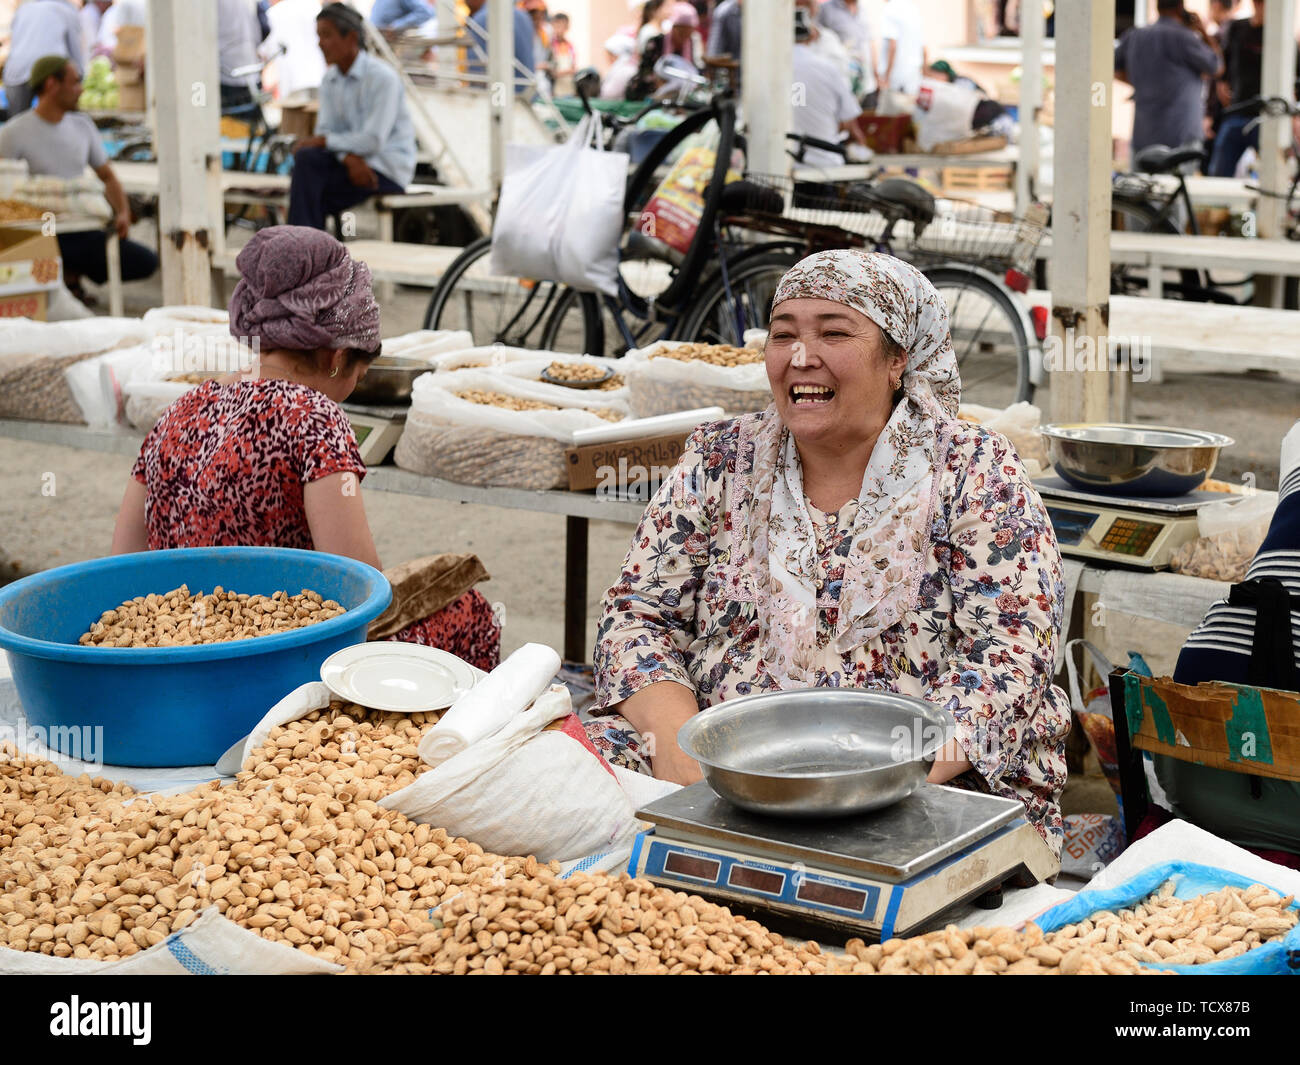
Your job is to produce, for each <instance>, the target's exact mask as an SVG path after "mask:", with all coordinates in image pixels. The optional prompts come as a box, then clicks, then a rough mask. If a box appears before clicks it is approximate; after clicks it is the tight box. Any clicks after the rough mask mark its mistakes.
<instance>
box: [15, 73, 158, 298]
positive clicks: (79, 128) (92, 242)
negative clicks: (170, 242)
mask: <svg viewBox="0 0 1300 1065" xmlns="http://www.w3.org/2000/svg"><path fill="white" fill-rule="evenodd" d="M31 87H32V91H33V92H34V93H35V95H36V98H37V99H36V106H35V107H33V108H32V109H30V110H28V111H24V112H23V113H22V114H20V115H18V116H17V117H15V118H12V119H10V120H9V121H8V122H6V123H5V124H4V126H3V127H0V158H3V159H22V160H24V161H25V162H26V163H27V169H28V170H29V171H30V172H31V173H32V175H33V176H42V175H48V176H52V177H58V178H68V179H71V178H79V177H81V176H82V174H83V173H85V170H86V167H90V168H91V169H92V170H94V172H95V174H96V175H97V176H98V177H99V180H100V181H102V182H103V183H104V196H105V198H106V199H107V200H108V202H109V204H110V206H111V207H112V208H113V222H112V225H113V228H114V229H116V230H117V235H118V237H119V238H121V244H120V245H119V249H120V254H121V260H122V280H123V281H136V280H139V279H140V278H145V277H149V276H150V275H151V274H153V272H154V271H155V270H157V269H158V256H157V255H156V254H154V252H153V250H152V249H151V248H148V247H146V246H145V245H143V244H139V243H137V242H136V241H133V240H127V239H126V238H127V234H128V232H129V231H130V228H131V209H130V207H129V206H128V204H127V199H126V193H125V192H124V191H123V189H122V186H121V184H120V183H119V182H118V180H117V175H116V174H114V173H113V168H112V166H110V165H109V162H108V156H107V155H106V154H105V152H104V145H103V142H102V141H101V140H100V139H99V131H98V130H97V129H96V128H95V124H94V123H93V122H92V121H91V120H90V119H89V118H88V117H87V116H86V115H83V114H81V113H80V112H79V111H78V110H77V101H78V100H79V99H80V97H81V72H80V71H79V70H78V69H77V65H76V64H75V63H73V62H72V61H71V60H69V59H67V58H66V57H65V56H61V55H47V56H42V57H41V58H40V59H38V60H36V62H35V63H33V64H32V73H31ZM58 240H59V254H60V255H61V256H62V258H63V273H64V278H65V280H66V283H67V286H68V288H69V289H70V290H71V291H72V292H73V294H74V295H76V296H77V297H78V298H80V299H82V300H83V301H86V302H89V298H88V297H87V296H86V294H85V293H84V292H83V291H82V289H81V278H82V277H88V278H90V280H91V281H93V282H95V284H97V285H102V284H104V283H105V282H106V281H107V280H108V259H107V255H106V250H105V246H106V244H107V236H106V235H105V234H104V233H103V232H96V231H89V232H84V233H60V234H58Z"/></svg>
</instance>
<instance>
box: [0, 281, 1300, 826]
mask: <svg viewBox="0 0 1300 1065" xmlns="http://www.w3.org/2000/svg"><path fill="white" fill-rule="evenodd" d="M427 298H428V292H427V291H426V290H417V289H406V288H401V289H399V290H398V292H397V295H396V297H395V298H394V299H393V300H392V301H391V302H390V303H388V304H386V305H385V306H384V308H383V314H384V334H385V335H386V336H395V335H398V334H400V333H404V332H407V331H409V330H412V329H417V328H419V326H420V324H421V321H422V318H423V313H424V306H425V303H426V302H427ZM159 302H161V292H160V288H159V286H158V285H157V283H156V282H152V283H151V282H142V283H137V284H134V285H128V286H127V305H128V312H137V313H138V312H139V311H142V310H144V309H146V308H147V307H150V306H155V305H157V304H158V303H159ZM1043 398H1044V399H1045V397H1043ZM1134 413H1135V416H1136V417H1137V419H1138V420H1140V421H1147V422H1152V423H1163V424H1170V425H1189V426H1196V427H1200V428H1204V429H1211V430H1215V431H1218V432H1223V433H1227V434H1228V435H1230V436H1232V437H1233V438H1234V439H1235V440H1236V441H1237V444H1236V446H1235V447H1234V448H1232V449H1229V450H1228V451H1226V452H1225V453H1224V455H1223V459H1222V462H1221V464H1220V468H1219V470H1218V471H1217V473H1216V476H1218V477H1220V478H1222V479H1225V480H1239V479H1240V478H1241V477H1242V476H1243V475H1246V474H1249V475H1251V476H1253V477H1254V478H1255V480H1256V483H1257V485H1258V486H1259V487H1261V488H1274V487H1276V485H1277V476H1278V447H1279V442H1280V440H1281V437H1282V435H1283V433H1284V432H1285V431H1286V430H1287V428H1289V427H1290V425H1291V424H1293V423H1294V421H1295V420H1296V418H1297V417H1300V380H1297V379H1294V378H1291V379H1287V378H1278V377H1257V376H1253V375H1232V374H1222V375H1198V376H1182V375H1179V376H1170V377H1169V378H1168V379H1167V380H1166V381H1165V382H1164V383H1163V384H1159V385H1151V384H1147V385H1139V386H1136V389H1135V403H1134ZM130 466H131V462H130V460H129V459H127V458H124V457H119V456H110V455H102V454H97V453H89V452H83V451H78V450H75V449H71V448H65V447H57V446H46V445H38V444H30V443H26V442H19V441H13V440H6V439H0V499H2V500H3V501H4V510H3V512H4V515H5V517H4V522H3V531H2V533H0V547H2V548H3V551H4V552H5V553H6V554H7V555H8V556H9V563H10V565H8V566H6V567H5V568H6V569H8V570H10V572H33V571H36V570H41V569H45V568H48V567H51V566H57V565H62V564H64V563H68V562H74V561H79V560H82V559H88V558H93V557H97V556H99V555H102V554H104V553H105V552H106V551H107V550H108V547H109V543H110V539H111V535H112V528H113V520H114V517H115V515H116V512H117V508H118V504H119V503H120V501H121V495H122V490H123V487H124V486H125V483H126V478H127V475H128V472H129V469H130ZM51 473H52V474H54V479H53V484H54V493H53V494H52V495H50V494H45V493H44V492H43V491H42V489H43V487H45V486H48V485H49V484H50V478H49V477H47V476H46V475H47V474H51ZM46 490H47V491H48V488H47V489H46ZM366 508H367V512H368V514H369V516H370V522H371V526H372V528H373V530H374V533H375V540H376V544H377V546H378V549H379V553H380V557H381V558H382V560H383V561H384V563H385V564H393V563H397V562H401V561H404V560H406V559H409V558H415V557H418V556H420V555H425V554H432V553H435V552H440V551H473V552H475V553H477V554H478V555H479V557H480V558H481V559H482V560H483V562H484V564H485V565H486V567H487V569H488V571H489V572H490V573H491V574H492V580H491V581H490V582H489V583H488V584H486V585H484V586H483V591H484V592H485V594H486V595H488V597H489V598H491V599H492V600H493V601H499V602H502V603H504V604H505V610H506V626H505V637H504V644H505V650H507V651H509V650H512V649H514V648H516V647H518V646H519V645H520V644H522V643H525V642H528V641H531V640H537V641H541V642H545V643H550V644H553V645H555V646H557V647H558V646H559V645H560V644H561V642H562V617H563V561H564V519H563V518H562V517H556V516H551V515H540V514H537V515H531V514H525V513H522V512H519V511H506V510H500V509H496V508H492V507H484V506H470V505H457V504H453V503H445V502H441V501H437V500H426V499H418V498H412V497H407V496H397V495H389V494H386V493H382V492H371V493H369V494H368V495H367V496H366ZM630 533H631V530H630V527H629V526H626V525H617V524H613V523H605V522H593V523H592V525H591V554H590V569H589V573H588V588H589V590H590V594H589V596H588V604H587V609H588V619H589V622H588V638H589V639H588V642H589V643H590V642H592V641H593V640H594V635H595V619H596V616H597V612H598V603H599V599H600V597H601V595H602V593H603V592H604V590H605V588H606V587H608V585H609V584H610V583H611V582H612V581H613V580H614V578H615V577H616V576H617V574H618V571H619V565H620V563H621V561H622V558H623V554H624V552H625V550H626V547H627V543H628V540H629V537H630ZM1066 810H1067V812H1074V811H1081V810H1097V811H1100V812H1107V813H1110V812H1113V811H1114V800H1113V797H1112V796H1111V795H1110V791H1109V788H1107V786H1106V784H1105V781H1104V779H1103V778H1101V777H1100V775H1099V774H1098V773H1097V770H1096V766H1095V761H1093V762H1091V772H1090V773H1088V774H1085V775H1082V776H1078V777H1076V778H1075V779H1074V780H1073V781H1072V783H1071V787H1070V793H1069V795H1067V803H1066Z"/></svg>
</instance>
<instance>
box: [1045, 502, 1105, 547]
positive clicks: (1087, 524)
mask: <svg viewBox="0 0 1300 1065" xmlns="http://www.w3.org/2000/svg"><path fill="white" fill-rule="evenodd" d="M1047 519H1048V521H1050V522H1051V523H1052V528H1053V529H1055V530H1056V540H1057V543H1061V544H1068V545H1070V546H1071V547H1073V546H1075V545H1077V544H1081V543H1083V538H1084V537H1085V536H1087V535H1088V530H1089V529H1091V528H1092V523H1093V522H1095V521H1096V520H1097V515H1096V514H1085V513H1084V512H1083V511H1079V510H1066V509H1065V508H1064V507H1048V508H1047Z"/></svg>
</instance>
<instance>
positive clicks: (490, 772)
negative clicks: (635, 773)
mask: <svg viewBox="0 0 1300 1065" xmlns="http://www.w3.org/2000/svg"><path fill="white" fill-rule="evenodd" d="M572 712H573V706H572V703H571V701H570V698H569V691H568V689H567V688H565V687H563V686H561V685H555V686H553V687H551V688H550V689H549V690H547V691H546V692H543V693H542V695H540V696H539V697H538V698H537V699H536V700H534V702H533V704H532V706H530V707H528V709H526V710H524V711H523V712H522V713H521V714H519V715H517V716H516V717H514V718H513V719H512V720H511V721H510V722H509V723H507V724H506V725H505V726H504V727H502V728H501V729H500V730H498V731H497V732H495V733H493V734H492V735H490V736H488V737H486V738H484V739H481V740H479V741H478V742H477V743H474V744H473V745H471V746H470V747H468V748H466V749H465V750H463V751H461V752H460V753H459V754H457V755H454V756H453V757H451V758H449V759H447V761H445V762H443V763H442V764H440V765H438V766H437V767H435V768H434V769H431V770H430V771H429V772H427V773H424V774H423V775H421V776H420V777H418V778H416V780H415V782H414V783H413V784H408V785H407V786H406V787H405V788H402V789H401V790H400V791H396V792H394V793H393V794H391V795H389V796H387V797H385V798H384V799H382V800H381V801H380V803H379V805H380V806H383V807H385V808H386V809H390V810H397V811H399V812H401V813H403V814H405V815H406V816H407V817H409V818H411V819H412V820H413V821H420V822H424V823H427V824H431V825H436V826H437V827H439V828H442V829H444V830H446V831H447V833H448V834H451V835H457V836H464V837H465V838H466V839H471V840H473V841H474V842H475V843H477V844H478V845H479V846H481V847H482V848H483V849H484V850H486V851H489V852H491V853H493V854H512V855H513V854H521V855H522V854H533V855H535V856H536V857H537V859H538V861H543V862H549V861H561V862H563V861H571V860H573V859H576V858H582V857H585V856H587V855H589V854H593V853H595V852H597V851H601V850H608V849H614V848H619V847H620V846H621V845H623V844H625V843H626V842H627V841H629V840H630V839H631V837H632V836H633V835H635V833H636V830H637V821H636V817H635V816H634V811H633V809H632V805H631V803H629V802H628V800H627V797H626V796H625V795H624V794H623V790H622V788H620V787H619V785H618V781H617V780H616V779H615V778H614V776H613V774H612V773H610V771H609V770H608V769H607V768H606V767H605V766H604V765H603V764H602V762H601V759H600V756H599V755H596V754H593V753H592V752H591V751H590V750H588V749H587V748H586V747H584V746H583V745H582V744H581V743H579V742H578V741H577V740H575V739H574V738H573V737H571V736H566V735H565V734H564V733H563V732H559V731H554V730H551V729H547V726H548V725H550V724H551V723H552V722H557V721H562V720H563V719H564V718H565V717H567V716H568V715H569V714H571V713H572Z"/></svg>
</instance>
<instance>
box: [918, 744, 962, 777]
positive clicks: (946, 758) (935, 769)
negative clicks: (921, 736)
mask: <svg viewBox="0 0 1300 1065" xmlns="http://www.w3.org/2000/svg"><path fill="white" fill-rule="evenodd" d="M970 768H971V764H970V759H968V758H967V757H966V752H965V751H963V750H962V747H961V744H960V743H958V742H957V741H956V740H949V741H948V742H947V743H945V744H944V745H943V747H942V748H941V749H940V750H939V752H938V753H937V754H936V755H935V756H934V764H933V765H932V766H930V775H929V776H927V777H926V778H925V781H926V783H927V784H946V783H948V781H950V780H952V779H953V778H954V777H959V776H961V775H962V774H963V773H964V772H966V770H968V769H970Z"/></svg>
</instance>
